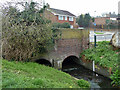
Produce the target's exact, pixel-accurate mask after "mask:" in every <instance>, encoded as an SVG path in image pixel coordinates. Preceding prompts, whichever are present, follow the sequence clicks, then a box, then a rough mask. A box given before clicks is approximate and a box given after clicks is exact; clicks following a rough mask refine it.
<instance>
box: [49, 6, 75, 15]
mask: <svg viewBox="0 0 120 90" xmlns="http://www.w3.org/2000/svg"><path fill="white" fill-rule="evenodd" d="M49 10H50V11H52V12H54V13H55V14H60V15H66V16H74V17H75V15H74V14H72V13H70V12H68V11H66V10H59V9H54V8H49Z"/></svg>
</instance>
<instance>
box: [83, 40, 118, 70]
mask: <svg viewBox="0 0 120 90" xmlns="http://www.w3.org/2000/svg"><path fill="white" fill-rule="evenodd" d="M81 55H85V58H86V60H92V61H95V63H96V64H99V65H100V66H102V67H108V68H110V67H111V68H115V67H116V66H117V62H118V55H119V52H118V51H113V49H112V46H110V45H109V42H105V41H103V42H98V45H97V47H96V48H95V47H94V48H89V49H87V50H85V51H84V52H82V54H81Z"/></svg>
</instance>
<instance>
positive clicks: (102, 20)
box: [95, 17, 110, 25]
mask: <svg viewBox="0 0 120 90" xmlns="http://www.w3.org/2000/svg"><path fill="white" fill-rule="evenodd" d="M106 20H110V18H109V17H98V18H95V23H96V25H105V24H106Z"/></svg>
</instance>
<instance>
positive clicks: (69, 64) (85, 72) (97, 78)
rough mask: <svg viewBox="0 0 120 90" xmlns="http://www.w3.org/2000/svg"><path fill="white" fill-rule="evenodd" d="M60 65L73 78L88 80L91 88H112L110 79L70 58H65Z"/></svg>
mask: <svg viewBox="0 0 120 90" xmlns="http://www.w3.org/2000/svg"><path fill="white" fill-rule="evenodd" d="M62 66H63V69H62V70H63V71H64V72H66V73H69V74H70V75H72V76H74V77H75V78H78V79H84V80H87V81H89V82H90V83H91V88H113V87H112V85H111V80H110V79H108V78H106V77H104V76H102V75H99V74H97V73H94V72H93V71H91V70H89V69H86V68H85V67H83V66H81V65H79V64H76V63H75V62H74V60H72V59H70V60H69V58H68V59H66V61H64V62H63V65H62Z"/></svg>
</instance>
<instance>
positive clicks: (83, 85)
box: [77, 79, 90, 88]
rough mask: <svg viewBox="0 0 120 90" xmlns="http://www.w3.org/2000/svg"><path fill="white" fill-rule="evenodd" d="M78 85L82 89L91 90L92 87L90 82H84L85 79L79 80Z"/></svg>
mask: <svg viewBox="0 0 120 90" xmlns="http://www.w3.org/2000/svg"><path fill="white" fill-rule="evenodd" d="M77 83H78V85H79V86H80V87H81V88H89V87H90V83H89V82H88V81H85V80H83V79H80V80H78V82H77Z"/></svg>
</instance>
